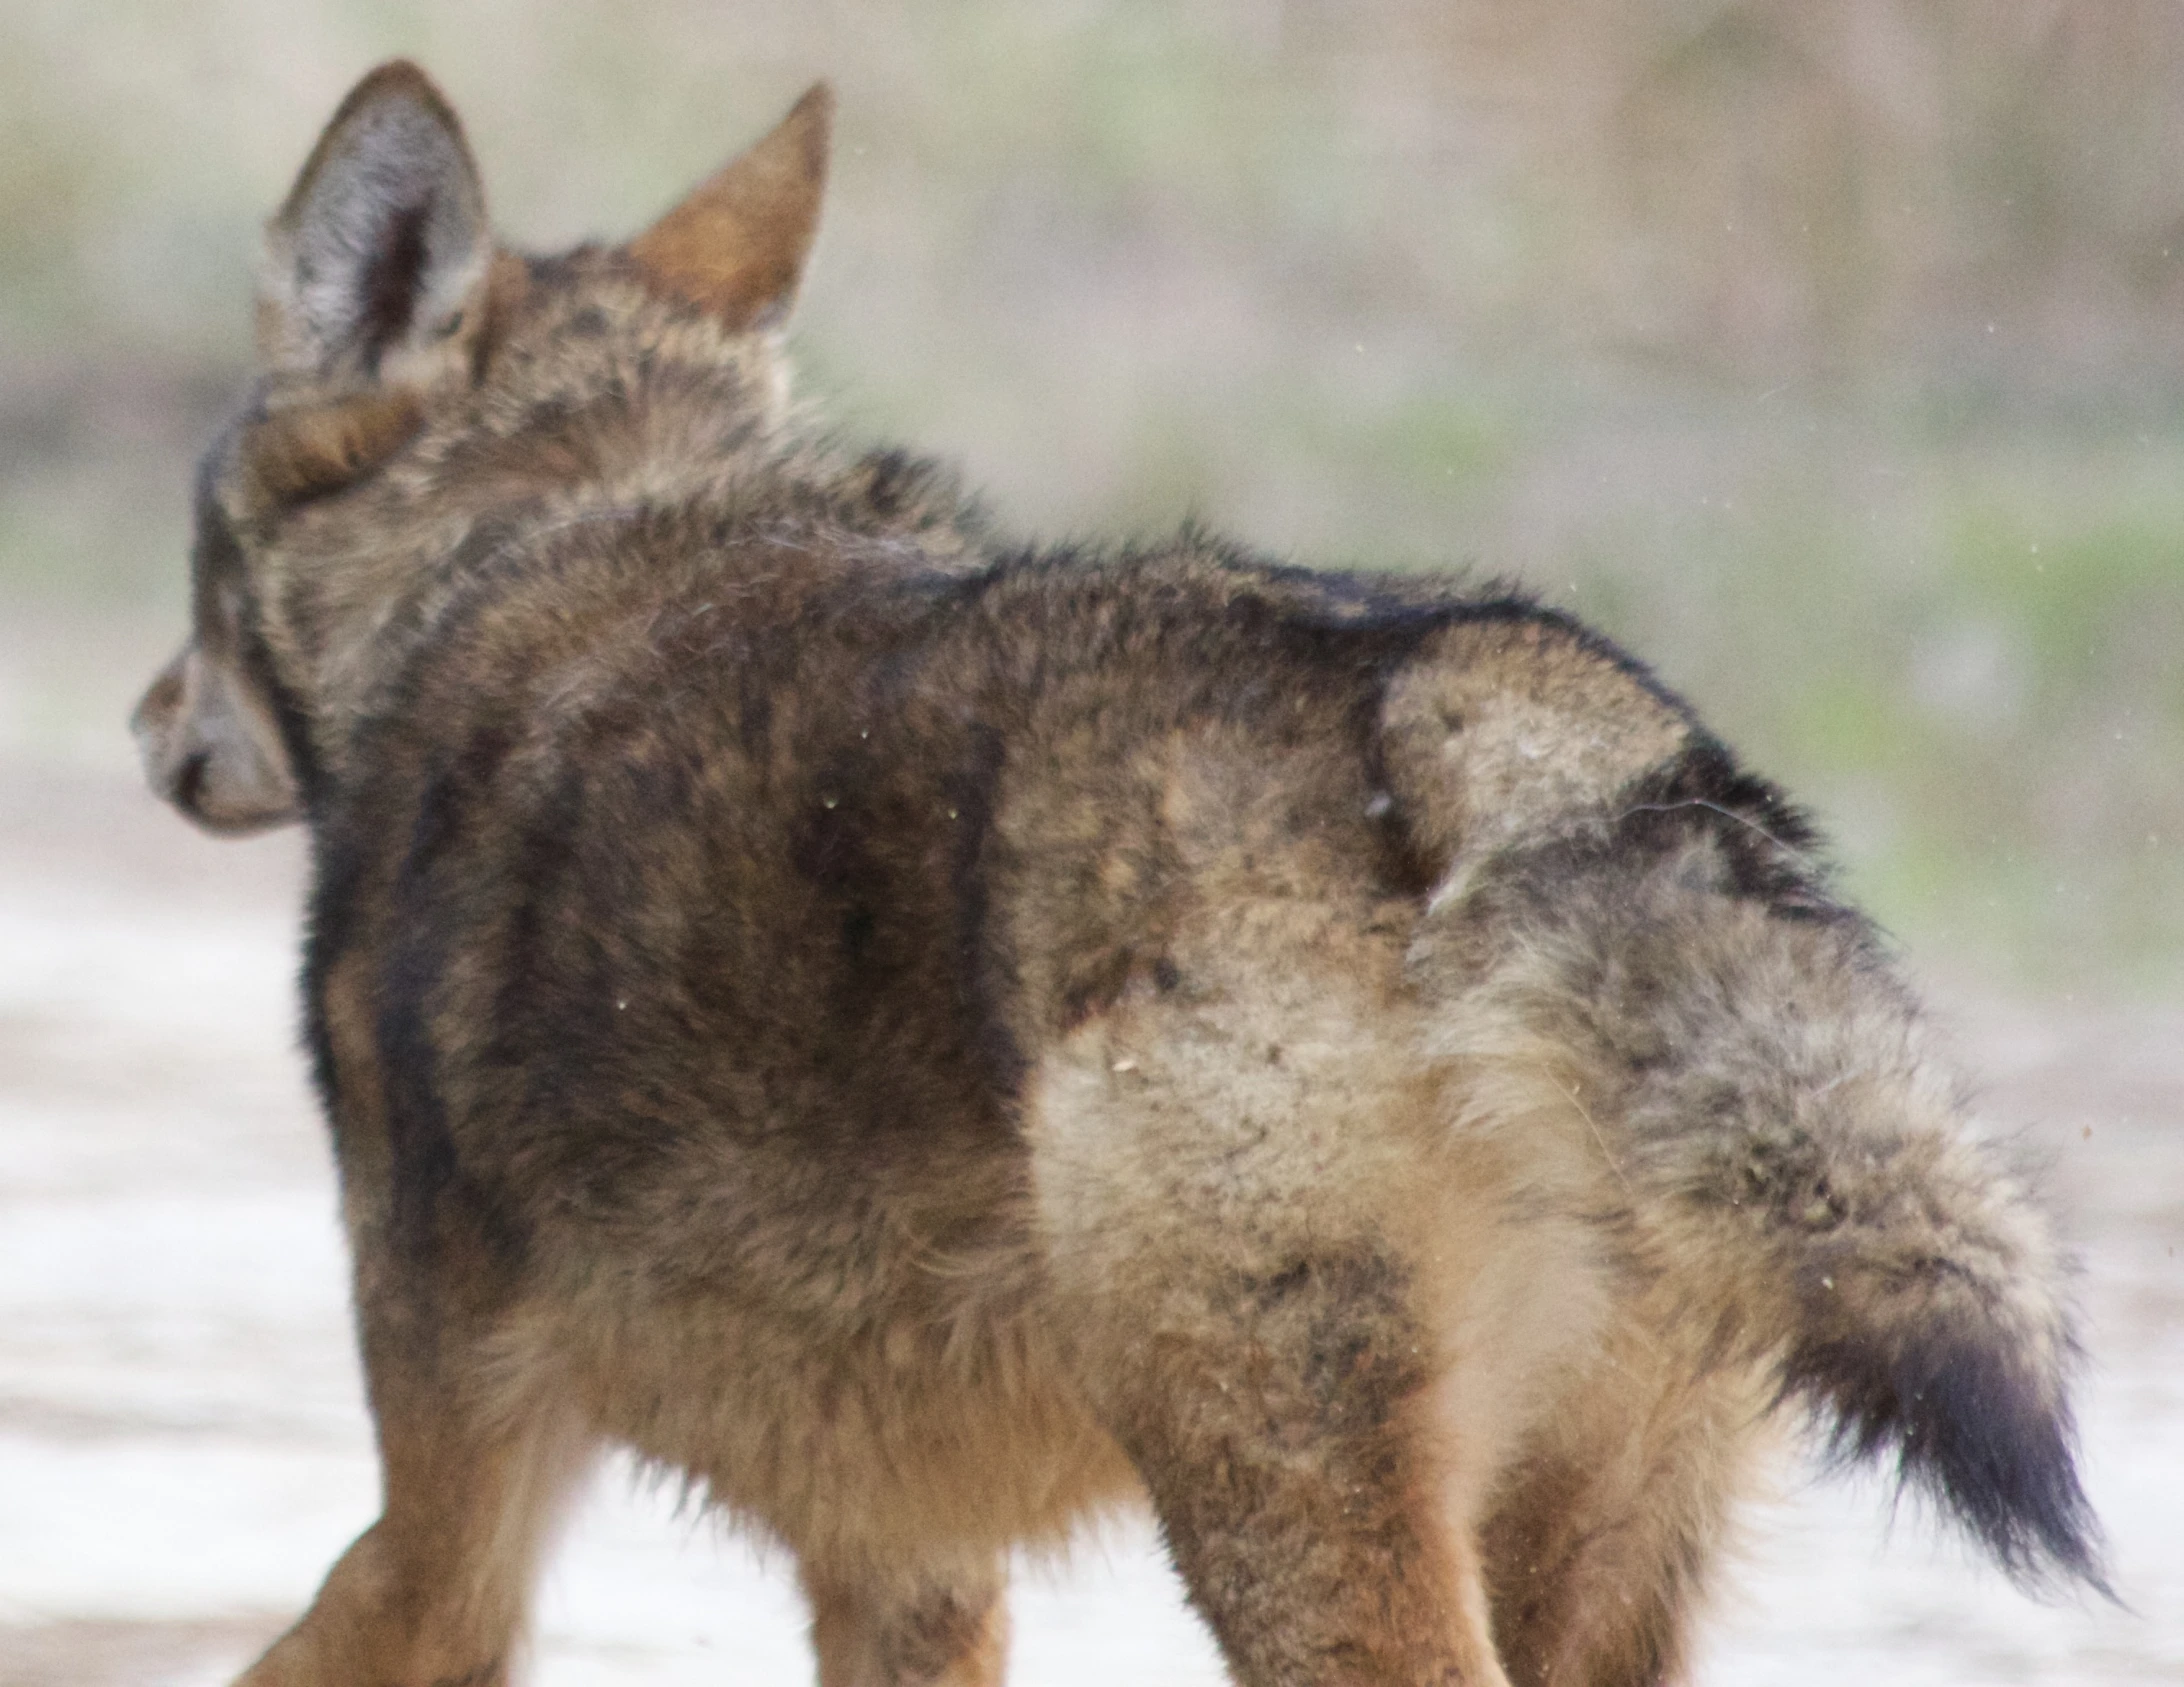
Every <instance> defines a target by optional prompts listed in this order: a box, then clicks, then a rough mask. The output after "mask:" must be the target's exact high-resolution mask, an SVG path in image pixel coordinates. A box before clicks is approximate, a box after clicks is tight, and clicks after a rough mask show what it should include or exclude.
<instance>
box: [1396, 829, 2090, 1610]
mask: <svg viewBox="0 0 2184 1687" xmlns="http://www.w3.org/2000/svg"><path fill="white" fill-rule="evenodd" d="M1626 818H1627V817H1626ZM1419 957H1420V964H1421V965H1422V966H1426V967H1430V968H1436V969H1439V970H1442V971H1443V972H1444V973H1449V974H1452V976H1448V977H1447V978H1445V979H1444V981H1443V983H1444V986H1445V988H1447V990H1448V992H1449V994H1448V999H1450V1000H1452V1001H1454V1002H1457V1003H1460V1004H1461V1005H1460V1009H1459V1010H1458V1012H1457V1013H1456V1015H1455V1016H1454V1017H1455V1019H1457V1020H1458V1021H1460V1023H1461V1026H1462V1027H1463V1029H1462V1030H1461V1031H1457V1030H1456V1028H1455V1027H1454V1026H1452V1039H1453V1040H1452V1042H1451V1044H1450V1047H1449V1048H1448V1050H1447V1052H1449V1053H1452V1054H1464V1053H1467V1052H1468V1053H1470V1054H1472V1055H1475V1056H1483V1057H1485V1058H1487V1059H1490V1060H1499V1061H1503V1062H1505V1063H1506V1062H1516V1063H1521V1064H1524V1065H1527V1066H1529V1067H1531V1068H1533V1069H1535V1070H1536V1071H1538V1072H1540V1073H1542V1074H1544V1076H1543V1079H1542V1082H1543V1083H1544V1084H1551V1086H1552V1088H1553V1090H1554V1091H1556V1092H1558V1093H1566V1094H1567V1095H1568V1096H1569V1098H1570V1100H1571V1102H1572V1104H1573V1105H1575V1106H1578V1107H1581V1108H1582V1110H1583V1113H1584V1120H1585V1129H1586V1130H1587V1132H1588V1133H1589V1134H1590V1136H1591V1137H1592V1138H1593V1139H1594V1140H1595V1141H1597V1143H1598V1147H1599V1152H1600V1153H1601V1154H1602V1155H1603V1156H1605V1157H1606V1158H1607V1160H1608V1161H1609V1166H1608V1168H1607V1170H1608V1172H1609V1173H1611V1174H1612V1175H1610V1176H1608V1177H1606V1178H1604V1179H1603V1180H1602V1184H1601V1188H1602V1190H1603V1191H1604V1192H1605V1198H1606V1199H1607V1200H1608V1202H1609V1204H1610V1206H1611V1207H1612V1208H1613V1209H1614V1210H1612V1211H1611V1212H1610V1213H1609V1214H1608V1215H1607V1221H1608V1222H1609V1223H1610V1224H1611V1225H1612V1226H1613V1227H1614V1228H1615V1229H1616V1230H1617V1231H1618V1232H1619V1234H1620V1236H1621V1239H1622V1245H1623V1247H1624V1248H1625V1250H1626V1253H1627V1257H1628V1258H1629V1260H1630V1262H1631V1263H1632V1265H1633V1266H1634V1267H1635V1268H1636V1269H1637V1270H1639V1271H1641V1272H1644V1273H1647V1274H1648V1275H1649V1276H1650V1277H1651V1278H1652V1279H1653V1280H1654V1281H1656V1282H1658V1283H1659V1284H1660V1285H1661V1286H1662V1287H1663V1289H1665V1291H1666V1292H1667V1296H1668V1303H1669V1304H1671V1305H1674V1306H1676V1307H1677V1308H1679V1312H1678V1314H1677V1315H1678V1316H1689V1317H1691V1318H1693V1319H1698V1320H1702V1321H1704V1322H1703V1328H1702V1334H1703V1339H1704V1340H1705V1341H1706V1342H1707V1343H1708V1344H1709V1347H1710V1350H1712V1351H1716V1352H1720V1353H1723V1354H1740V1355H1744V1356H1748V1357H1762V1358H1764V1359H1765V1360H1767V1361H1768V1362H1770V1363H1773V1364H1775V1365H1776V1366H1777V1367H1778V1368H1779V1375H1780V1378H1781V1383H1782V1387H1783V1391H1784V1393H1785V1395H1786V1396H1794V1397H1798V1398H1801V1399H1803V1400H1804V1401H1805V1402H1807V1403H1808V1404H1809V1405H1811V1406H1812V1407H1814V1408H1815V1409H1816V1416H1817V1417H1818V1418H1819V1420H1820V1421H1821V1423H1822V1425H1823V1426H1824V1427H1825V1428H1826V1429H1827V1430H1828V1431H1829V1432H1830V1434H1831V1437H1832V1447H1833V1449H1834V1451H1835V1452H1836V1454H1837V1455H1838V1456H1840V1457H1841V1458H1842V1459H1843V1460H1845V1461H1846V1462H1848V1461H1854V1460H1865V1459H1870V1458H1877V1457H1886V1456H1890V1455H1892V1456H1893V1457H1894V1459H1895V1461H1896V1464H1897V1468H1898V1470H1899V1471H1900V1473H1901V1475H1902V1476H1903V1478H1904V1479H1905V1480H1906V1481H1909V1482H1914V1483H1916V1484H1918V1485H1920V1486H1922V1487H1923V1488H1924V1489H1926V1490H1927V1491H1928V1492H1929V1493H1931V1494H1932V1495H1933V1496H1934V1497H1935V1498H1937V1499H1938V1500H1939V1501H1940V1502H1941V1504H1942V1506H1943V1507H1944V1508H1945V1509H1946V1510H1947V1511H1948V1512H1950V1513H1951V1514H1953V1515H1954V1516H1955V1517H1956V1518H1958V1519H1959V1520H1960V1521H1961V1522H1962V1523H1963V1524H1964V1526H1965V1527H1966V1528H1967V1529H1968V1530H1969V1531H1970V1532H1971V1533H1972V1534H1973V1535H1975V1536H1976V1537H1977V1538H1978V1539H1979V1540H1980V1541H1982V1542H1983V1543H1984V1544H1985V1545H1986V1547H1987V1548H1988V1549H1989V1550H1990V1551H1991V1552H1992V1553H1993V1554H1994V1556H1995V1558H1996V1559H1997V1560H1999V1562H2000V1563H2001V1564H2002V1565H2003V1566H2004V1567H2005V1568H2006V1569H2007V1570H2009V1571H2010V1573H2011V1574H2012V1575H2013V1576H2015V1577H2016V1578H2017V1579H2018V1580H2020V1581H2021V1582H2024V1583H2027V1584H2039V1583H2043V1582H2048V1581H2052V1580H2056V1579H2069V1578H2075V1579H2077V1580H2080V1581H2082V1582H2084V1583H2087V1584H2089V1585H2091V1586H2092V1587H2094V1588H2097V1589H2100V1590H2101V1591H2102V1592H2104V1593H2105V1592H2106V1591H2107V1590H2106V1588H2105V1586H2104V1584H2103V1583H2102V1580H2101V1572H2100V1565H2099V1552H2098V1544H2097V1532H2096V1528H2095V1524H2094V1521H2093V1518H2092V1515H2091V1511H2090V1509H2089V1507H2088V1505H2087V1503H2086V1499H2085V1495H2084V1493H2083V1492H2082V1491H2081V1489H2080V1487H2079V1484H2078V1476H2077V1471H2076V1466H2075V1459H2074V1446H2073V1442H2074V1436H2073V1427H2072V1419H2071V1411H2070V1404H2069V1398H2068V1384H2069V1380H2070V1375H2071V1372H2072V1370H2073V1368H2074V1365H2075V1360H2076V1346H2075V1343H2074V1340H2073V1336H2072V1331H2071V1319H2070V1314H2069V1309H2068V1306H2067V1304H2066V1299H2065V1295H2064V1281H2065V1278H2066V1277H2067V1262H2066V1261H2065V1259H2064V1258H2063V1256H2062V1254H2061V1252H2060V1250H2059V1248H2058V1245H2057V1243H2056V1240H2055V1238H2054V1235H2053V1232H2052V1229H2051V1226H2050V1224H2049V1221H2048V1219H2047V1216H2046V1214H2045V1213H2044V1212H2043V1210H2042V1209H2041V1208H2040V1206H2039V1205H2038V1203H2037V1202H2036V1201H2035V1199H2034V1198H2033V1195H2032V1192H2031V1190H2030V1188H2029V1186H2028V1184H2027V1182H2026V1180H2025V1178H2024V1176H2023V1174H2022V1172H2021V1171H2020V1170H2019V1169H2018V1168H2016V1167H2015V1166H2014V1165H2013V1164H2012V1162H2011V1159H2010V1156H2009V1155H2008V1154H2007V1153H2006V1152H2005V1150H2004V1148H2003V1146H2002V1145H2000V1144H1998V1143H1995V1142H1993V1141H1990V1140H1987V1139H1986V1138H1985V1137H1983V1135H1982V1134H1981V1133H1980V1131H1979V1130H1978V1129H1977V1127H1976V1126H1975V1125H1974V1124H1973V1123H1972V1122H1971V1121H1970V1120H1969V1119H1968V1117H1967V1116H1966V1113H1965V1110H1964V1108H1963V1107H1962V1105H1961V1097H1960V1095H1959V1093H1958V1091H1957V1088H1956V1086H1955V1083H1954V1081H1953V1080H1952V1079H1951V1078H1950V1077H1949V1075H1948V1074H1947V1073H1946V1071H1945V1070H1944V1069H1943V1068H1942V1067H1941V1065H1940V1064H1939V1063H1938V1062H1937V1060H1936V1059H1935V1057H1934V1055H1933V1054H1932V1053H1931V1052H1930V1049H1929V1046H1928V1038H1927V1036H1926V1034H1925V1032H1924V1031H1923V1029H1922V1027H1921V1025H1920V1023H1919V1019H1918V1015H1917V1013H1916V1010H1915V1007H1914V1005H1913V1003H1912V1002H1911V1000H1910V998H1909V997H1908V995H1907V994H1906V993H1905V991H1904V990H1903V989H1902V987H1901V986H1900V985H1899V984H1898V983H1897V982H1896V980H1895V979H1894V977H1893V976H1892V974H1891V973H1890V971H1889V969H1888V968H1887V966H1886V964H1885V961H1884V960H1883V958H1882V957H1881V955H1880V954H1879V952H1878V949H1877V945H1876V944H1875V942H1874V941H1873V939H1872V938H1871V936H1870V934H1869V932H1868V929H1867V927H1866V926H1865V925H1864V923H1863V922H1862V921H1860V920H1858V919H1857V918H1856V916H1854V915H1851V914H1849V913H1848V912H1846V911H1844V910H1841V909H1839V908H1836V907H1834V906H1833V905H1831V904H1828V903H1826V902H1825V900H1824V898H1821V897H1819V896H1818V895H1817V893H1815V892H1813V891H1812V890H1811V889H1810V887H1809V886H1808V887H1806V888H1804V889H1802V890H1800V889H1798V888H1796V887H1794V886H1792V885H1791V884H1790V882H1789V880H1787V879H1783V880H1781V881H1779V882H1777V883H1775V884H1774V885H1772V886H1771V887H1770V886H1767V885H1755V884H1742V885H1740V884H1739V882H1738V875H1737V873H1736V871H1735V870H1734V867H1733V864H1731V863H1729V862H1727V861H1726V860H1725V858H1724V855H1723V852H1722V850H1721V848H1720V847H1719V841H1718V839H1712V838H1709V837H1705V836H1692V835H1690V834H1688V833H1687V834H1686V835H1685V836H1684V837H1683V838H1682V839H1681V841H1678V840H1675V839H1671V838H1664V837H1660V836H1655V837H1653V838H1652V839H1651V840H1650V842H1649V841H1648V840H1646V839H1640V838H1633V837H1632V836H1630V835H1629V831H1628V827H1627V825H1626V824H1618V823H1614V822H1609V823H1604V824H1602V825H1601V826H1600V827H1598V828H1596V829H1594V830H1593V831H1591V832H1590V833H1589V834H1585V833H1580V834H1578V835H1573V836H1567V837H1565V838H1563V839H1562V840H1560V841H1558V842H1556V843H1554V844H1552V845H1550V846H1547V847H1535V848H1531V849H1528V850H1526V849H1505V850H1503V851H1500V852H1497V854H1496V855H1495V856H1494V857H1493V858H1491V859H1490V860H1488V861H1486V862H1484V863H1482V864H1480V865H1478V866H1477V867H1474V868H1472V869H1469V870H1468V871H1467V873H1466V875H1465V880H1464V884H1463V886H1462V888H1461V891H1460V893H1458V894H1452V895H1451V896H1450V897H1447V898H1444V899H1443V900H1442V902H1441V904H1440V905H1439V906H1438V907H1437V908H1436V909H1435V911H1434V912H1433V913H1432V914H1431V915H1430V916H1429V918H1428V920H1427V922H1426V926H1425V928H1424V929H1423V931H1422V935H1421V938H1420V949H1419ZM1462 1042H1468V1043H1469V1048H1468V1050H1467V1049H1465V1048H1462V1047H1459V1046H1457V1044H1458V1043H1462Z"/></svg>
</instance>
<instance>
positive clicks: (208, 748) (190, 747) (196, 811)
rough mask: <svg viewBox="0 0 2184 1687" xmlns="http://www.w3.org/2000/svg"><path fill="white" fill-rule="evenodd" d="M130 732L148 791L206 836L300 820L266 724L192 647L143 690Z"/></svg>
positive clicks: (276, 744)
mask: <svg viewBox="0 0 2184 1687" xmlns="http://www.w3.org/2000/svg"><path fill="white" fill-rule="evenodd" d="M129 730H130V733H131V734H132V735H133V736H134V737H135V739H136V745H137V756H138V758H139V760H140V761H141V762H142V763H143V766H144V780H145V783H146V784H148V785H149V786H151V788H152V794H153V795H154V796H156V797H159V798H160V799H161V800H162V801H165V802H169V803H172V804H173V805H174V806H175V807H176V808H177V809H179V810H180V811H181V812H182V813H183V814H184V815H186V816H187V817H188V818H189V819H191V820H193V821H195V822H196V823H197V824H198V825H200V826H202V827H204V828H205V830H207V831H208V832H217V833H222V834H225V835H229V836H233V835H237V834H241V833H246V832H258V831H263V830H265V829H266V828H267V827H270V826H278V825H282V824H284V823H285V822H287V821H290V820H294V819H297V818H299V817H300V815H301V812H302V810H301V804H300V803H299V801H298V797H297V791H296V782H295V779H294V776H293V775H292V774H291V773H290V771H289V768H288V760H287V757H286V755H285V754H284V753H283V751H282V749H281V747H280V743H279V737H278V734H277V732H276V731H275V730H274V728H273V725H272V722H271V721H270V719H268V718H265V712H264V711H263V710H262V709H256V708H253V707H252V706H251V702H250V700H249V699H248V698H247V697H245V696H244V695H243V694H242V692H241V690H240V688H238V687H237V685H236V684H235V683H234V682H233V681H232V680H230V679H228V678H227V677H226V676H225V675H223V674H222V673H221V672H220V670H219V669H218V668H217V667H216V666H215V665H214V664H212V663H209V662H207V661H206V660H205V658H204V657H203V655H202V654H201V653H200V652H199V651H198V649H197V648H196V647H195V646H194V645H192V646H190V647H188V648H186V649H184V650H183V651H182V653H181V654H180V655H178V656H176V657H175V659H174V660H173V661H171V662H169V663H168V664H167V665H166V667H164V668H162V669H161V670H160V671H159V673H158V675H157V677H156V678H154V679H153V681H152V683H151V684H150V685H149V686H148V687H146V688H145V692H144V696H143V697H142V699H140V700H139V702H138V703H137V706H136V710H135V712H134V713H133V714H131V715H130V717H129Z"/></svg>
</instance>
